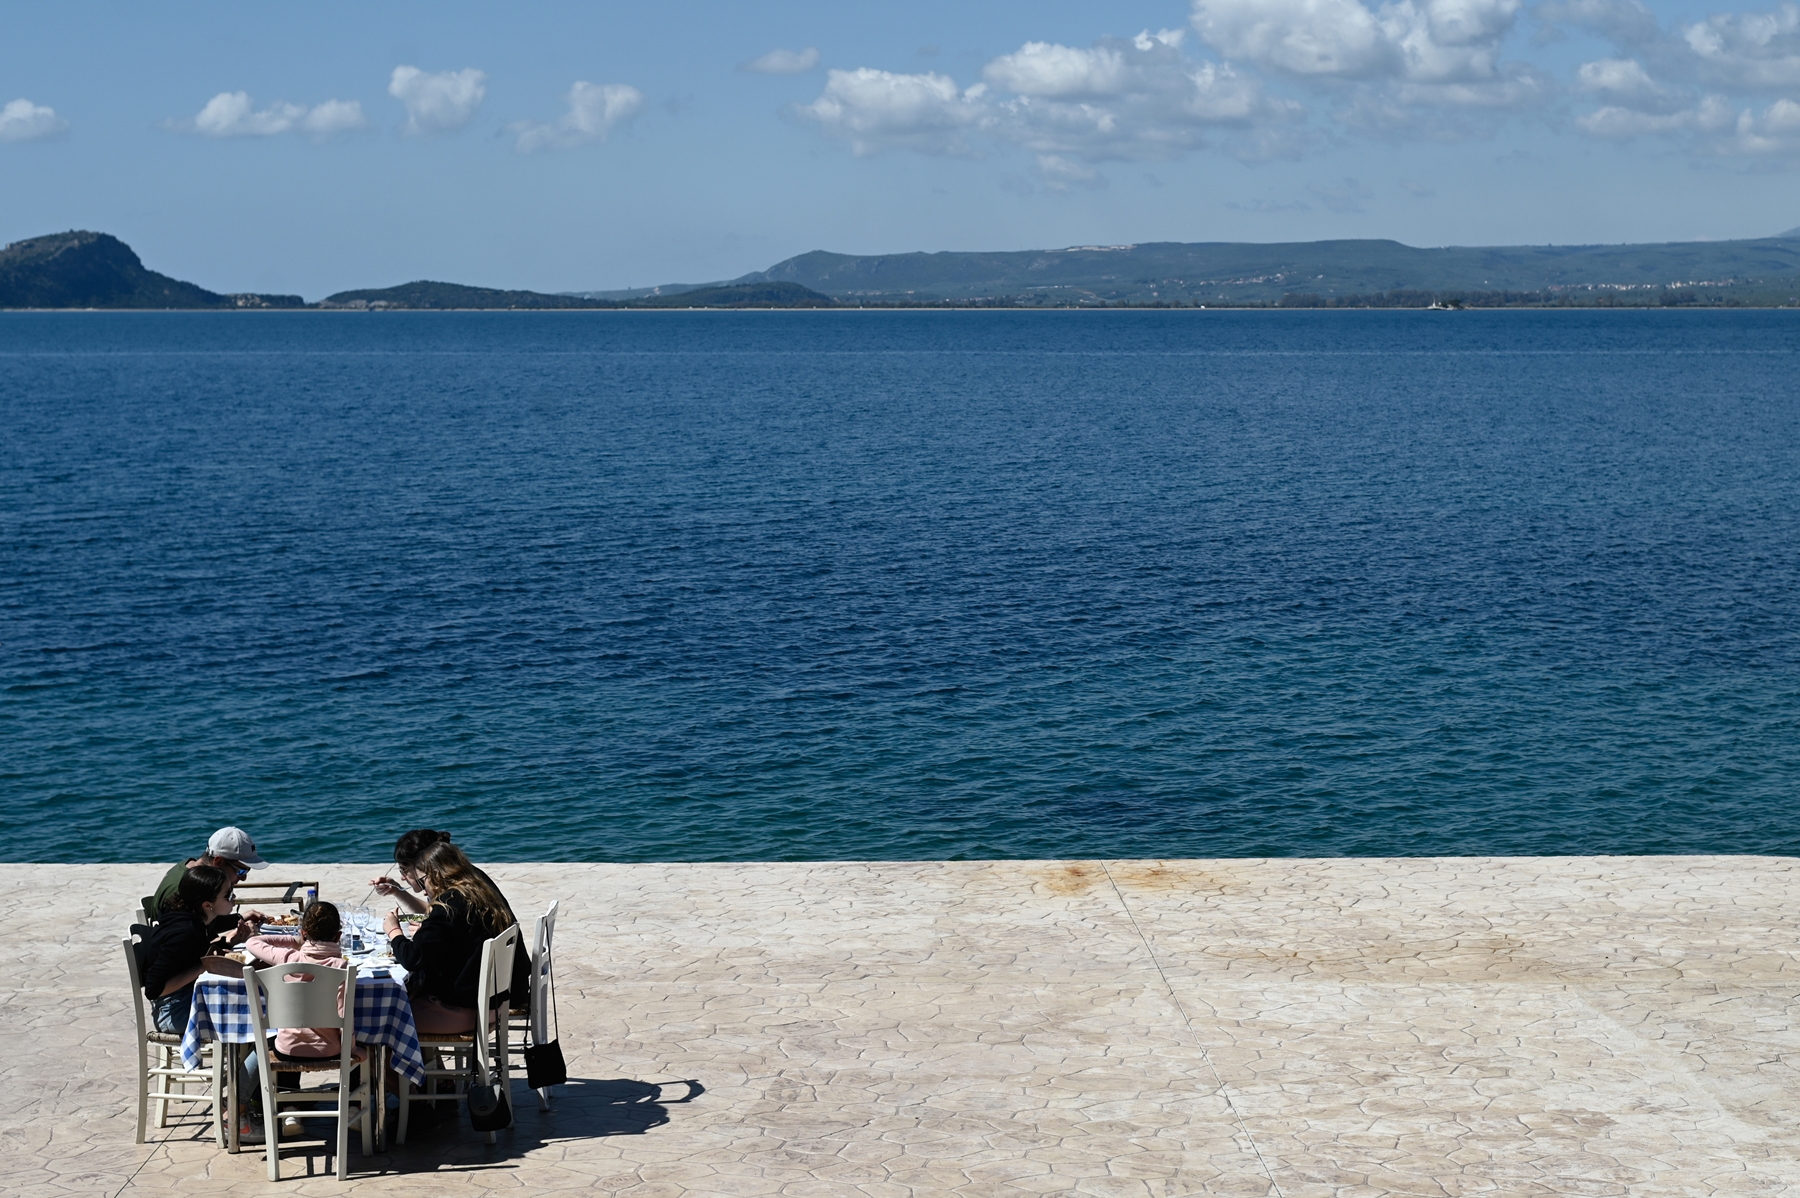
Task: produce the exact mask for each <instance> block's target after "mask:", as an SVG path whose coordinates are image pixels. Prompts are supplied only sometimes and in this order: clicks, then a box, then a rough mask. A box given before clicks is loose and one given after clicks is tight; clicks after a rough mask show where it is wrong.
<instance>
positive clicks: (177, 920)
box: [137, 910, 213, 999]
mask: <svg viewBox="0 0 1800 1198" xmlns="http://www.w3.org/2000/svg"><path fill="white" fill-rule="evenodd" d="M212 939H213V938H212V936H211V934H209V933H208V932H207V930H206V929H205V928H204V927H202V926H201V924H200V917H199V916H197V915H195V914H194V913H193V912H191V911H176V910H171V911H165V912H163V917H162V919H160V920H158V921H157V924H156V926H155V927H153V928H151V929H150V934H149V935H148V936H146V937H144V939H143V942H142V943H141V944H139V945H138V946H137V953H138V976H139V978H140V979H141V980H142V981H143V983H144V997H145V998H149V999H157V998H161V997H162V992H163V987H164V986H167V985H168V984H169V979H170V978H172V977H176V976H178V975H180V974H183V973H186V972H187V971H188V970H190V969H192V968H194V966H196V965H198V964H200V958H201V957H204V956H205V955H206V949H207V946H208V945H210V944H211V943H212Z"/></svg>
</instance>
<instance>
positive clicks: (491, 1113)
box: [466, 1070, 512, 1131]
mask: <svg viewBox="0 0 1800 1198" xmlns="http://www.w3.org/2000/svg"><path fill="white" fill-rule="evenodd" d="M466 1098H467V1101H466V1105H467V1106H468V1108H469V1123H470V1125H471V1126H473V1127H474V1128H475V1130H476V1131H505V1130H506V1129H507V1128H509V1127H511V1126H512V1103H511V1102H509V1101H507V1097H506V1088H505V1087H504V1086H502V1085H501V1084H500V1079H499V1077H498V1076H496V1077H495V1078H494V1079H493V1080H492V1081H489V1082H483V1081H482V1080H481V1071H480V1070H475V1071H474V1072H472V1073H470V1074H469V1092H468V1094H467V1096H466Z"/></svg>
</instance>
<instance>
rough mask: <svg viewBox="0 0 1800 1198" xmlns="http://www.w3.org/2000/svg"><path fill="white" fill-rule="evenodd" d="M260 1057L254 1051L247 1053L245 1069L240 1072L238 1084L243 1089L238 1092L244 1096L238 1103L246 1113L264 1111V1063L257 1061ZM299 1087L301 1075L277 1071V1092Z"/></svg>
mask: <svg viewBox="0 0 1800 1198" xmlns="http://www.w3.org/2000/svg"><path fill="white" fill-rule="evenodd" d="M258 1055H259V1054H258V1053H257V1052H256V1050H254V1049H252V1050H251V1051H250V1052H248V1053H246V1054H245V1056H244V1067H243V1068H242V1069H241V1070H240V1071H239V1072H238V1084H239V1086H241V1087H242V1088H241V1089H239V1090H238V1093H239V1094H240V1095H242V1097H241V1098H239V1099H238V1103H239V1105H240V1106H241V1107H242V1108H243V1109H244V1110H246V1111H258V1112H260V1111H261V1110H262V1076H261V1074H262V1063H261V1062H260V1061H258V1060H257V1056H258ZM299 1085H300V1074H299V1073H297V1072H296V1073H289V1072H287V1071H286V1070H282V1069H277V1070H276V1071H275V1088H276V1089H277V1090H280V1089H283V1088H284V1087H285V1088H298V1087H299Z"/></svg>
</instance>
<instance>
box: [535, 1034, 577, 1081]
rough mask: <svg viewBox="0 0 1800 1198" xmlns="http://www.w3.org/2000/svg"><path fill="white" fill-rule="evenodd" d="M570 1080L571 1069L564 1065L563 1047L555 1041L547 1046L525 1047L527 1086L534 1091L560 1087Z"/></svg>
mask: <svg viewBox="0 0 1800 1198" xmlns="http://www.w3.org/2000/svg"><path fill="white" fill-rule="evenodd" d="M568 1080H569V1067H568V1066H567V1065H566V1064H564V1063H563V1055H562V1045H561V1044H559V1043H557V1042H556V1041H555V1040H551V1041H550V1042H548V1043H546V1044H527V1045H526V1046H525V1084H526V1085H527V1086H530V1087H531V1088H532V1089H533V1090H543V1089H546V1088H548V1087H550V1086H560V1085H562V1084H563V1083H564V1082H566V1081H568Z"/></svg>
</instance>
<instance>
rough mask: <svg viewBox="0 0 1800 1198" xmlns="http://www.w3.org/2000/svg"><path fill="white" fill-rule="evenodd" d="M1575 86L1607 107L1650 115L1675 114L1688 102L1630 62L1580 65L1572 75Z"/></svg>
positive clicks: (1684, 94) (1607, 60) (1615, 60)
mask: <svg viewBox="0 0 1800 1198" xmlns="http://www.w3.org/2000/svg"><path fill="white" fill-rule="evenodd" d="M1575 79H1576V85H1577V86H1578V87H1579V88H1580V89H1581V90H1582V91H1584V92H1588V93H1590V94H1592V95H1595V96H1598V97H1600V98H1601V99H1602V100H1603V101H1605V102H1607V103H1608V104H1609V105H1614V106H1625V107H1629V108H1633V109H1639V110H1642V111H1645V112H1650V113H1660V114H1669V113H1673V112H1676V111H1678V110H1680V109H1681V108H1683V107H1684V106H1686V105H1687V104H1689V103H1690V102H1691V101H1692V96H1691V94H1690V93H1687V92H1684V91H1682V90H1681V89H1679V88H1673V87H1667V86H1664V85H1663V84H1661V83H1658V82H1657V81H1656V80H1654V79H1652V78H1651V77H1650V72H1649V71H1647V70H1645V69H1644V64H1643V63H1641V62H1638V61H1637V60H1636V59H1634V58H1602V59H1599V60H1598V61H1595V62H1584V63H1582V64H1581V67H1580V69H1579V70H1577V71H1576V72H1575Z"/></svg>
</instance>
